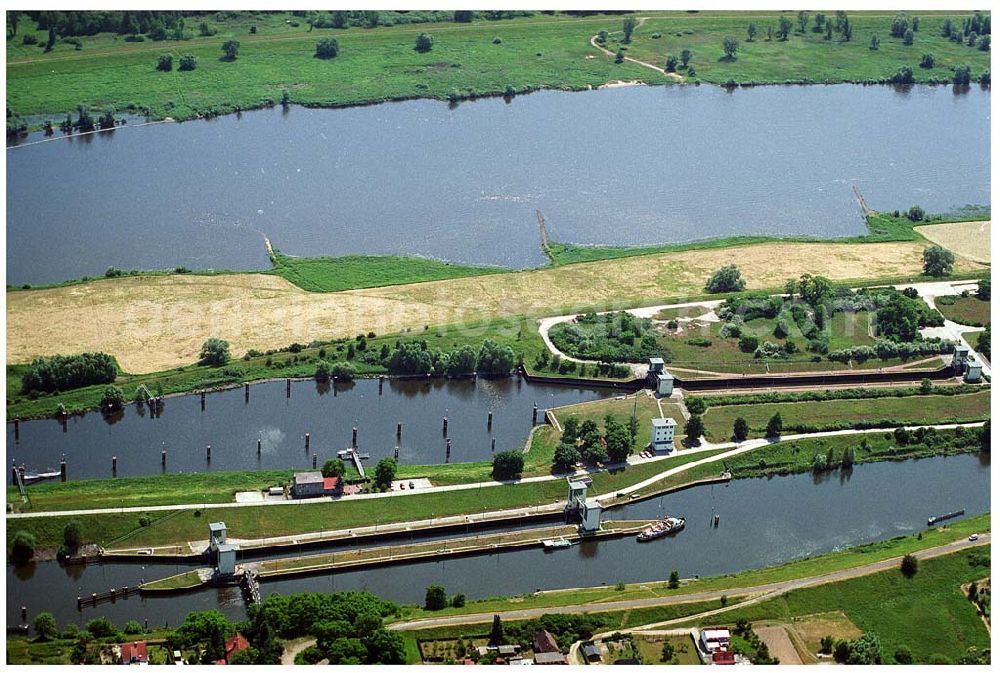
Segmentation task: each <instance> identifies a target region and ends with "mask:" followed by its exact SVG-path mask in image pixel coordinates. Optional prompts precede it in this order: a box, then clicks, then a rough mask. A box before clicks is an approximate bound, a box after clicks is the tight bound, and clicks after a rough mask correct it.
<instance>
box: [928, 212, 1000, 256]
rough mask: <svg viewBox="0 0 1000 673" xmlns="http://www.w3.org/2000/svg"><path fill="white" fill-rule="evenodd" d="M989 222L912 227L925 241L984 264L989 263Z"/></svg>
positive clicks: (990, 223)
mask: <svg viewBox="0 0 1000 673" xmlns="http://www.w3.org/2000/svg"><path fill="white" fill-rule="evenodd" d="M992 227H993V222H992V221H991V220H985V221H982V222H948V223H946V224H929V225H925V226H921V227H914V231H916V232H917V233H918V234H920V235H921V236H923V237H924V238H926V239H927V240H929V241H931V242H933V243H937V244H938V245H940V246H941V247H944V248H948V249H949V250H951V251H952V252H954V253H955V254H956V255H961V256H962V257H967V258H969V259H972V260H975V261H977V262H983V263H984V264H989V263H990V230H991V229H992Z"/></svg>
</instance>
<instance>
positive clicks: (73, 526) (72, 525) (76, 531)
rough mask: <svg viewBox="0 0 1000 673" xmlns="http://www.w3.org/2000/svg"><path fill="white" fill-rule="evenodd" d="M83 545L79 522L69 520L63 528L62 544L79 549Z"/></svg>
mask: <svg viewBox="0 0 1000 673" xmlns="http://www.w3.org/2000/svg"><path fill="white" fill-rule="evenodd" d="M82 543H83V528H82V526H81V525H80V522H79V520H77V519H71V520H70V521H69V523H67V524H66V526H65V527H64V528H63V544H64V545H66V546H67V547H79V546H80V544H82Z"/></svg>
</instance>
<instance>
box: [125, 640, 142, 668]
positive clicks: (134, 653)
mask: <svg viewBox="0 0 1000 673" xmlns="http://www.w3.org/2000/svg"><path fill="white" fill-rule="evenodd" d="M120 662H121V663H122V664H125V665H133V664H134V665H139V666H145V665H147V664H149V653H148V652H147V650H146V641H144V640H137V641H135V642H134V643H125V644H124V645H122V646H121V659H120Z"/></svg>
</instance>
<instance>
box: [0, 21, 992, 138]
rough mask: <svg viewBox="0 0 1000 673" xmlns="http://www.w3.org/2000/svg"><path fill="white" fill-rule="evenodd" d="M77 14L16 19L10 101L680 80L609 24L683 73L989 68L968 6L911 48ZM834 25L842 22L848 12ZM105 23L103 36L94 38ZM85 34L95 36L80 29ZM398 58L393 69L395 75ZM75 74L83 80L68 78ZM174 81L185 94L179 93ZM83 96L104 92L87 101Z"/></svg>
mask: <svg viewBox="0 0 1000 673" xmlns="http://www.w3.org/2000/svg"><path fill="white" fill-rule="evenodd" d="M71 14H74V13H71V12H66V13H63V14H62V15H61V16H55V17H53V16H52V15H50V14H46V15H44V16H43V15H42V13H39V12H31V13H24V12H20V13H18V17H19V20H18V21H17V26H18V28H17V31H18V32H19V33H20V34H21V36H20V37H18V36H15V37H14V38H13V39H9V40H8V43H7V57H8V80H9V87H8V88H9V99H10V101H9V102H10V107H11V108H13V109H14V110H15V111H16V112H17V113H19V114H21V115H41V114H46V115H50V116H51V117H52V119H61V118H62V116H64V115H65V114H66V112H67V111H70V110H75V109H76V107H77V106H78V105H80V104H83V105H87V106H90V107H94V108H99V107H104V106H113V107H114V108H116V109H118V110H122V109H130V110H134V111H139V112H142V113H144V114H148V115H149V116H150V117H152V118H163V117H172V118H174V119H189V118H193V117H196V116H210V115H215V114H222V113H226V112H232V111H234V110H237V109H243V110H246V109H250V108H254V107H260V106H264V105H273V104H275V103H276V102H277V101H278V100H279V98H281V97H282V91H283V90H287V91H289V92H290V96H289V100H290V101H291V102H294V103H302V104H306V105H326V106H336V105H352V104H361V103H370V102H375V101H383V100H398V99H402V98H417V97H420V98H437V99H440V100H449V99H450V100H458V99H461V98H466V97H471V96H481V95H504V94H512V93H521V92H526V91H532V90H535V89H540V88H558V89H585V88H588V87H594V86H599V85H601V84H604V83H606V82H609V81H612V80H627V81H639V82H648V83H651V84H664V83H670V82H673V81H674V79H673V78H671V77H668V76H667V75H666V73H663V72H661V73H657V72H655V71H653V70H651V69H649V68H645V67H642V66H640V65H637V64H633V63H631V62H629V61H627V60H621V61H620V62H616V60H617V59H612V58H611V57H608V56H606V55H604V54H602V53H601V52H599V51H598V50H597V49H595V48H594V47H593V46H591V44H590V39H591V38H592V37H593V36H596V35H597V34H598V33H599V32H600V31H605V32H606V33H607V37H606V38H605V47H606V48H608V49H610V50H611V51H612V52H614V51H617V50H619V49H620V50H621V51H622V52H623V54H625V55H627V56H628V57H630V58H635V59H638V60H641V61H643V62H647V63H649V64H652V65H654V66H656V67H657V68H661V69H662V68H664V67H665V63H666V61H667V57H668V55H675V56H684V58H683V66H682V69H681V70H680V74H682V75H683V77H684V79H685V80H686V81H705V82H711V83H716V84H726V83H730V82H731V83H734V84H735V83H785V82H824V83H829V82H844V81H855V82H873V81H887V80H888V79H889V78H890V77H892V76H893V75H894V74H895V73H896V72H897V70H898V69H899V67H900V66H901V65H909V66H910V67H911V70H912V77H913V80H914V81H917V82H932V81H936V82H949V83H950V82H951V81H952V80H953V78H954V72H953V70H954V69H955V68H958V67H959V66H963V65H964V64H970V66H971V70H970V78H971V79H972V80H977V79H978V78H979V77H980V76H981V75H982V73H983V72H984V70H988V69H989V51H988V43H987V49H985V50H984V49H981V48H979V44H980V42H981V39H979V38H978V37H977V40H976V41H975V45H974V46H973V47H969V46H967V44H966V43H967V42H968V40H965V41H958V40H953V39H952V38H951V36H950V35H949V36H945V35H943V29H944V27H945V25H946V23H947V24H948V25H949V26H950V27H951V32H952V33H956V34H957V33H961V34H962V37H963V38H964V37H965V36H966V32H965V31H966V30H968V32H969V34H970V35H971V32H972V30H973V29H972V27H971V26H968V27H967V24H966V22H967V21H968V20H969V19H970V18H971V17H972V16H973V15H971V14H970V13H963V12H954V13H932V12H920V13H919V15H920V18H921V19H922V20H921V21H920V25H919V30H917V31H914V32H913V36H914V39H913V43H912V44H909V45H906V44H903V42H904V37H898V38H897V37H892V36H891V35H890V25H891V23H892V22H893V20H894V17H895V15H896V13H895V12H848V13H847V14H846V15H845V16H844V17H843V21H845V22H846V23H848V24H849V25H850V26H851V27H852V32H853V38H852V39H850V40H846V39H843V33H840V32H838V34H837V35H838V36H837V38H836V39H829V40H828V39H825V34H820V33H814V32H812V31H811V30H807V31H802V32H800V31H797V30H795V31H789V32H788V34H787V35H786V38H785V39H781V38H778V37H772V35H771V33H772V30H777V29H778V28H779V27H780V25H781V20H782V17H784V19H785V21H787V22H789V23H791V21H790V19H794V18H795V13H794V12H752V13H749V12H641V13H640V18H639V20H638V21H633V23H634V31H633V32H632V35H631V39H630V40H628V41H627V43H626V41H625V40H624V35H623V32H622V27H623V26H622V19H621V17H619V16H615V15H590V16H570V15H569V14H570V13H551V12H541V13H538V14H535V15H533V16H521V17H514V16H513V15H510V14H507V15H503V13H493V14H490V13H474V16H473V19H472V20H471V21H468V22H466V21H459V22H455V20H454V18H455V15H454V14H452V15H451V16H450V17H449V16H448V13H446V12H445V13H438V14H436V15H434V16H433V20H432V21H431V22H430V23H428V22H427V20H428V19H431V16H432V15H430V14H428V13H423V12H420V13H413V12H409V13H402V12H369V13H368V14H369V16H368V17H367V18H364V19H360V20H354V19H350V20H341V19H338V18H337V15H338V14H342V13H339V12H334V13H332V14H331V13H328V12H315V13H296V12H292V13H284V12H275V13H269V12H255V13H251V12H215V13H209V12H206V13H187V14H188V15H187V16H182V14H181V13H180V12H164V13H162V14H163V16H162V17H160V18H159V19H157V20H156V21H154V20H150V21H147V25H146V26H145V27H146V32H135V33H133V32H131V31H132V30H139V29H141V28H142V27H143V26H142V25H141V24H139V23H138V22H136V23H134V24H131V25H128V26H126V23H127V22H126V21H125V19H124V17H121V16H119V23H118V27H117V28H116V29H115V30H106V29H107V28H109V27H111V24H114V23H115V21H114V20H113V19H109V21H110V23H107V22H103V21H89V20H82V19H78V20H75V21H70V20H69V18H72V17H70V16H69V15H71ZM76 14H78V15H80V17H83V16H84V15H85V14H93V13H76ZM522 14H527V12H524V13H522ZM580 14H583V13H582V12H581V13H580ZM506 16H511V17H512V18H506ZM987 16H988V15H987ZM373 17H374V18H373ZM913 18H914V17H908V20H909V21H912V20H913ZM157 21H162V23H157ZM829 21H830V22H834V21H836V22H837V25H841V19H840V18H839V17H838V18H836V19H835V18H834V17H833V16H831V17H829ZM411 22H424V23H422V24H421V25H419V26H418V25H411ZM49 23H51V24H52V26H51V27H52V30H53V31H54V32H53V35H52V36H53V37H54V38H55V39H52V40H50V35H49V30H48V29H47V28H40V25H45V26H48V24H49ZM196 23H197V24H199V29H198V31H197V32H196V31H195V30H194V29H193V26H194V25H195V24H196ZM750 23H753V24H754V25H755V26H757V27H758V29H759V31H760V37H758V38H757V39H755V40H753V41H748V40H741V41H739V43H738V44H737V52H735V53H734V54H733V57H730V58H721V57H722V56H723V48H722V45H723V43H724V42H725V41H726V39H727V38H730V39H731V38H733V37H734V36H741V35H743V34H745V32H746V29H747V26H748V24H750ZM980 23H982V20H981V19H980ZM201 24H203V25H204V28H201V27H200V26H201ZM386 24H396V25H386ZM81 25H86V26H87V27H86V28H85V29H83V28H81V27H80V26H81ZM986 25H988V18H987V19H986ZM335 26H343V27H335ZM373 26H377V27H373ZM95 27H96V28H97V29H98V30H99V31H100V32H96V33H94V32H92V31H93V30H94V29H95ZM161 28H162V30H161ZM251 29H252V32H251ZM980 29H982V25H980ZM81 30H84V31H85V32H84V33H83V34H80V35H73V34H72V33H79V32H80V31H81ZM122 30H125V31H126V32H124V33H121V31H122ZM60 31H69V33H70V34H66V35H63V34H62V33H60ZM418 33H427V34H429V35H430V36H431V38H432V39H431V47H430V48H429V49H426V50H417V49H414V47H413V45H414V39H415V37H416V36H417V34H418ZM872 33H878V34H879V35H881V36H883V39H882V40H881V43H880V48H879V49H877V50H872V49H869V48H868V41H869V37H870V35H871V34H872ZM24 36H31V42H33V43H34V44H40V45H42V48H40V47H39V46H34V45H33V44H31V43H28V42H26V41H25V40H24ZM327 37H335V38H336V39H337V42H338V45H339V51H338V54H337V58H336V59H332V60H331V61H330V62H326V61H324V60H322V59H316V58H314V53H315V46H316V43H317V40H320V39H323V38H327ZM497 37H499V38H500V40H499V41H497V40H495V38H497ZM234 40H236V41H238V42H239V44H240V51H239V59H238V60H229V61H224V60H220V59H219V49H220V45H221V44H223V43H225V42H231V41H234ZM181 44H183V53H184V54H189V55H192V56H194V57H195V58H196V59H197V62H198V68H197V69H196V70H194V71H189V72H160V71H157V69H156V67H155V66H156V62H157V61H156V58H157V56H158V55H160V54H161V53H163V52H164V51H165V50H169V51H176V52H178V54H179V53H180V51H181V50H180V49H178V46H179V45H181ZM928 52H931V53H933V54H934V61H933V63H934V65H933V67H932V68H921V67H918V65H919V63H920V62H921V57H922V54H924V53H928ZM387 63H392V64H393V67H392V68H386V64H387ZM512 72H516V73H517V75H516V76H512V75H511V73H512ZM109 74H110V75H111V76H110V77H109ZM98 80H99V81H98ZM68 81H72V82H73V83H74V86H72V87H68V86H61V85H60V84H61V83H62V82H68ZM178 90H181V91H183V93H184V95H183V96H178ZM80 91H93V92H97V91H100V92H101V95H100V97H98V96H97V94H91V96H90V97H88V96H81V95H80V93H79V92H80Z"/></svg>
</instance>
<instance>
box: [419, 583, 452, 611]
mask: <svg viewBox="0 0 1000 673" xmlns="http://www.w3.org/2000/svg"><path fill="white" fill-rule="evenodd" d="M446 607H448V596H447V594H445V591H444V587H443V586H441V585H440V584H432V585H431V586H429V587H427V591H426V592H425V593H424V610H444V609H445V608H446Z"/></svg>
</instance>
